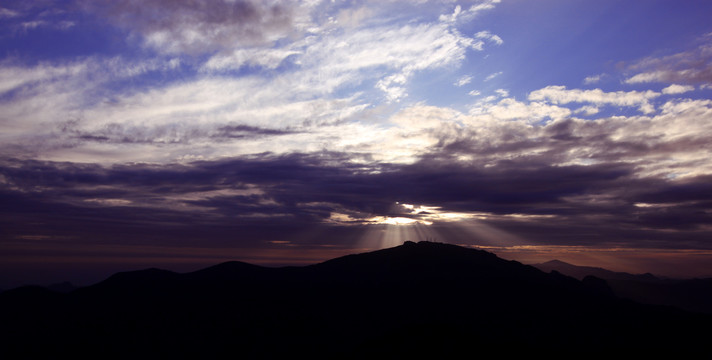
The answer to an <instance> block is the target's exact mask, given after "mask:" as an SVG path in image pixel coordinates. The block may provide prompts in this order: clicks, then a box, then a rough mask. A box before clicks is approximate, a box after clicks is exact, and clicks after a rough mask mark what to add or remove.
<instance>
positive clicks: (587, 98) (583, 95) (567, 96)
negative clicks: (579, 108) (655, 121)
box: [528, 86, 660, 113]
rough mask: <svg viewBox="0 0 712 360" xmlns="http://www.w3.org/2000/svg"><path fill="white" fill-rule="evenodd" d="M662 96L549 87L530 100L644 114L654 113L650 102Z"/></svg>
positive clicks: (533, 95)
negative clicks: (633, 108) (626, 109)
mask: <svg viewBox="0 0 712 360" xmlns="http://www.w3.org/2000/svg"><path fill="white" fill-rule="evenodd" d="M658 96H660V93H657V92H654V91H651V90H648V91H643V92H639V91H628V92H625V91H616V92H604V91H603V90H601V89H593V90H580V89H566V87H565V86H547V87H545V88H543V89H539V90H535V91H532V92H531V93H530V94H529V97H528V98H529V100H534V101H542V100H546V101H551V102H553V103H554V104H568V103H572V102H574V103H592V104H596V105H614V106H638V108H639V110H640V111H641V112H643V113H652V112H653V111H654V108H653V106H652V104H650V100H651V99H654V98H656V97H658Z"/></svg>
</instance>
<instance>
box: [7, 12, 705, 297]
mask: <svg viewBox="0 0 712 360" xmlns="http://www.w3.org/2000/svg"><path fill="white" fill-rule="evenodd" d="M710 13H712V3H708V2H704V1H684V2H678V1H671V0H670V1H662V0H656V1H652V0H651V1H642V0H633V1H626V2H624V3H620V2H616V1H612V0H605V1H582V2H571V1H565V0H546V1H541V2H529V1H521V0H509V1H508V0H501V1H500V0H479V1H450V0H447V1H446V0H443V1H427V0H423V1H370V0H361V1H348V2H342V1H319V0H304V1H276V0H275V1H256V0H230V1H228V0H211V1H207V0H206V1H188V0H180V1H165V0H150V1H137V0H120V1H89V0H62V1H59V0H41V1H33V2H25V1H9V2H3V3H2V5H0V22H1V23H2V30H0V50H1V51H0V57H1V58H0V197H2V201H0V211H1V212H2V215H1V216H0V253H1V255H0V259H1V260H0V263H2V264H3V265H1V266H0V271H1V272H2V273H1V275H2V276H0V285H2V286H9V285H17V284H16V282H18V281H19V282H24V281H35V282H45V283H46V282H51V281H60V280H65V278H72V277H73V278H75V279H76V281H77V282H80V283H81V282H85V283H86V282H89V281H96V280H100V279H101V278H102V277H105V276H106V275H108V274H110V273H111V272H113V271H119V270H127V268H131V267H146V266H159V267H166V268H171V269H177V270H185V269H194V268H197V267H200V266H205V265H210V264H214V263H216V262H218V261H223V260H231V259H238V260H245V261H250V262H256V263H262V264H272V265H284V264H305V263H313V262H316V261H321V260H325V259H328V258H331V257H335V256H338V255H343V254H347V253H352V252H357V251H363V250H368V249H376V248H382V247H388V246H394V245H397V244H400V243H402V242H403V241H405V240H414V241H417V240H433V241H444V242H450V243H455V244H461V245H466V246H473V247H480V248H485V249H490V250H492V251H495V252H497V253H498V254H500V255H501V256H504V257H507V256H509V257H511V258H515V259H522V260H527V261H531V262H535V261H546V260H550V259H554V258H557V257H558V258H560V259H564V260H569V261H571V262H574V263H577V262H578V263H581V264H586V265H597V264H598V265H601V266H602V265H605V266H606V267H608V268H611V269H613V270H622V271H631V272H653V273H656V272H658V273H662V274H663V275H676V276H712V256H711V254H712V243H711V242H710V239H712V227H711V226H710V224H712V160H710V159H712V23H710V22H709V19H708V16H706V15H707V14H710ZM37 264H42V265H41V266H40V265H37ZM20 273H22V274H25V275H22V276H20V275H18V274H20Z"/></svg>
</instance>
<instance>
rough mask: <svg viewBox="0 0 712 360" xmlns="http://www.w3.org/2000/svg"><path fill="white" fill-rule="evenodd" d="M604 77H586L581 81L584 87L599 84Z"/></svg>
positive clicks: (600, 75) (602, 75) (601, 75)
mask: <svg viewBox="0 0 712 360" xmlns="http://www.w3.org/2000/svg"><path fill="white" fill-rule="evenodd" d="M605 76H606V75H605V74H599V75H591V76H587V77H586V78H584V79H583V83H584V84H586V85H590V84H596V83H598V82H600V81H601V80H602V79H603V78H604V77H605Z"/></svg>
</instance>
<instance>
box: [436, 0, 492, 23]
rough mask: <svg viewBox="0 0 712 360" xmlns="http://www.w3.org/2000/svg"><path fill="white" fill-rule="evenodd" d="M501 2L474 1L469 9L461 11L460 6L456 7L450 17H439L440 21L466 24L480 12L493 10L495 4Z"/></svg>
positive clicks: (488, 0) (489, 0)
mask: <svg viewBox="0 0 712 360" xmlns="http://www.w3.org/2000/svg"><path fill="white" fill-rule="evenodd" d="M500 2H501V0H481V1H476V4H473V5H472V6H470V7H469V8H467V9H465V10H463V9H462V6H461V5H456V6H455V8H454V9H453V12H452V13H451V14H450V15H440V18H439V19H440V21H443V22H450V23H455V22H467V21H471V20H472V19H473V18H475V17H476V16H477V15H479V14H480V13H481V12H482V11H485V10H491V9H494V8H495V6H496V4H499V3H500Z"/></svg>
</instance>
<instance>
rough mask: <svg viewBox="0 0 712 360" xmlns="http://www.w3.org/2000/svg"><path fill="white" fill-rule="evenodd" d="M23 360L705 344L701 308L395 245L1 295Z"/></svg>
mask: <svg viewBox="0 0 712 360" xmlns="http://www.w3.org/2000/svg"><path fill="white" fill-rule="evenodd" d="M0 312H1V314H0V315H1V316H2V321H1V325H0V327H2V333H1V334H0V336H1V339H2V342H3V344H2V351H3V352H4V353H6V354H8V353H10V352H11V353H13V356H12V357H3V358H8V359H9V358H17V354H21V355H24V357H27V358H29V357H36V356H45V357H47V356H49V357H52V358H56V357H58V356H59V355H62V354H66V355H72V356H73V357H74V358H76V357H82V358H88V357H92V358H136V357H139V358H151V357H159V358H171V357H178V358H212V357H223V356H224V357H232V358H260V357H271V358H275V357H278V358H285V357H289V358H294V357H297V356H305V355H313V356H318V357H333V358H345V357H353V358H363V357H378V358H382V357H386V356H396V357H398V358H404V357H406V356H416V357H417V358H423V357H424V356H437V357H438V358H447V357H455V356H457V357H462V354H466V355H468V356H470V357H473V358H474V357H480V356H483V355H484V354H485V353H490V351H494V352H495V353H496V354H497V355H498V356H499V355H507V354H515V355H516V354H521V355H528V356H530V355H532V354H533V353H537V352H544V351H546V353H547V354H552V353H557V352H558V353H564V354H567V353H568V354H571V355H581V354H591V353H596V352H600V353H604V352H606V353H607V352H609V351H611V350H622V349H629V350H635V351H638V352H650V353H652V352H656V353H659V352H660V351H665V350H669V351H674V352H676V353H679V352H682V351H691V352H693V351H704V350H709V345H708V344H709V339H710V335H712V333H711V332H710V329H711V328H712V327H711V326H710V325H712V317H710V316H707V315H703V314H695V313H688V312H684V311H681V310H675V309H672V308H667V307H656V306H648V305H641V304H638V303H634V302H632V301H628V300H621V299H618V298H616V297H614V296H613V295H612V292H611V290H610V288H609V287H608V285H607V284H606V282H605V281H603V280H601V279H598V278H594V277H589V278H586V279H585V280H584V281H579V280H576V279H574V278H571V277H567V276H564V275H561V274H559V273H557V272H553V273H545V272H542V271H540V270H538V269H536V268H534V267H531V266H526V265H522V264H520V263H518V262H515V261H506V260H503V259H500V258H498V257H497V256H495V255H493V254H491V253H487V252H484V251H481V250H474V249H467V248H462V247H457V246H454V245H446V244H439V243H428V242H420V243H417V244H415V243H406V244H404V245H402V246H398V247H395V248H390V249H385V250H380V251H375V252H370V253H365V254H359V255H350V256H345V257H342V258H338V259H334V260H330V261H326V262H324V263H321V264H317V265H312V266H305V267H286V268H265V267H259V266H254V265H250V264H246V263H241V262H228V263H224V264H220V265H217V266H214V267H210V268H207V269H203V270H200V271H196V272H193V273H187V274H178V273H173V272H170V271H165V270H158V269H148V270H143V271H135V272H126V273H119V274H116V275H114V276H112V277H110V278H109V279H107V280H105V281H103V282H101V283H99V284H96V285H93V286H89V287H85V288H80V289H77V290H75V291H72V292H71V293H69V294H62V293H58V292H53V291H50V290H47V289H43V288H38V287H26V288H21V289H15V290H12V291H7V292H4V293H2V294H0Z"/></svg>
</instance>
